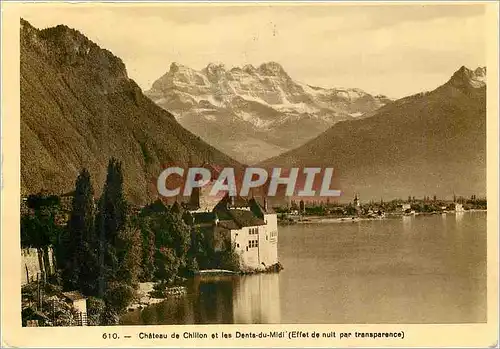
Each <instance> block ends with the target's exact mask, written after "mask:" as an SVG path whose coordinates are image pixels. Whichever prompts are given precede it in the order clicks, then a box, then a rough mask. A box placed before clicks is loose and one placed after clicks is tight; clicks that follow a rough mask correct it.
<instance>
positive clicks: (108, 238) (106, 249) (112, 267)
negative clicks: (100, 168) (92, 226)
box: [96, 158, 127, 297]
mask: <svg viewBox="0 0 500 349" xmlns="http://www.w3.org/2000/svg"><path fill="white" fill-rule="evenodd" d="M126 220H127V202H126V201H125V195H124V192H123V172H122V164H121V162H119V161H118V160H116V159H115V158H112V159H111V160H110V161H109V163H108V173H107V176H106V183H105V184H104V190H103V193H102V195H101V198H100V200H99V209H98V213H97V217H96V230H97V231H98V232H99V234H98V235H99V249H98V250H99V282H98V285H99V287H98V294H99V296H100V297H103V296H104V293H105V290H106V284H107V281H108V280H115V279H116V273H117V271H118V269H119V267H120V265H119V263H120V261H119V259H118V258H119V256H118V252H119V251H118V250H119V248H120V244H121V243H120V240H119V236H120V234H121V232H123V230H124V228H125V224H126Z"/></svg>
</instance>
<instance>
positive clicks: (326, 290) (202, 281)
mask: <svg viewBox="0 0 500 349" xmlns="http://www.w3.org/2000/svg"><path fill="white" fill-rule="evenodd" d="M279 256H280V260H281V262H282V263H283V265H284V267H285V269H284V270H283V271H281V272H280V273H279V274H259V275H248V276H242V277H240V276H230V277H228V276H224V277H203V278H196V279H194V280H191V282H190V284H189V285H188V295H187V296H185V297H183V298H179V299H170V300H167V301H165V302H163V303H161V304H158V305H155V306H150V307H148V308H146V309H144V310H143V311H142V312H141V311H136V312H132V313H129V314H127V315H126V316H124V317H122V319H121V321H122V323H123V324H231V323H264V324H265V323H288V324H290V323H309V324H312V323H471V322H484V321H486V213H482V212H477V213H473V212H472V213H471V212H469V213H467V212H466V213H459V214H456V215H455V218H454V217H453V216H452V215H451V214H450V215H449V217H448V216H441V217H440V216H439V215H430V216H417V217H413V216H408V217H403V218H402V219H399V218H398V219H386V220H381V221H361V222H357V224H352V223H339V224H307V225H305V224H297V225H291V226H286V227H281V228H280V246H279Z"/></svg>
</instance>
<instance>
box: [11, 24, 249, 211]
mask: <svg viewBox="0 0 500 349" xmlns="http://www.w3.org/2000/svg"><path fill="white" fill-rule="evenodd" d="M20 30H21V33H20V34H21V37H20V46H21V48H20V51H21V52H20V60H21V61H20V63H21V66H20V79H21V81H20V84H21V91H20V96H21V100H20V102H21V126H20V127H21V191H22V194H24V195H26V194H28V193H36V192H38V191H40V190H48V191H51V192H55V193H64V192H69V191H71V190H73V189H74V183H75V179H76V177H77V175H78V172H79V170H80V169H81V168H82V167H86V168H87V169H88V170H89V171H90V173H91V174H92V179H93V184H94V188H95V191H96V194H99V192H100V191H101V189H102V186H103V183H104V181H105V176H106V169H107V164H108V161H109V159H110V158H111V157H116V158H117V159H118V160H121V161H122V162H123V168H124V177H125V189H126V194H127V196H128V198H129V200H130V201H131V202H134V203H137V204H141V203H145V202H147V201H149V200H150V199H152V198H154V197H155V196H156V177H157V176H158V175H159V174H160V171H161V169H162V167H163V166H164V165H165V164H168V163H176V164H178V165H180V166H188V165H189V164H201V163H203V162H211V163H217V164H219V165H221V166H222V165H228V166H235V167H239V166H240V164H239V163H238V162H237V161H235V160H233V159H232V158H230V157H228V156H227V155H225V154H223V153H221V152H220V151H218V150H216V149H215V148H213V147H212V146H210V145H208V144H207V143H205V142H204V141H203V140H201V139H200V137H198V136H195V135H194V134H192V133H191V132H189V131H187V130H185V129H184V128H183V127H182V126H181V125H179V123H178V122H177V121H176V120H175V118H174V116H173V115H172V114H170V113H169V112H167V111H165V110H163V109H161V108H160V107H158V106H157V105H156V104H154V103H153V102H152V101H151V100H150V99H149V98H147V97H145V96H144V95H143V93H142V91H141V89H140V88H139V86H138V85H137V84H136V83H135V82H134V81H133V80H132V79H130V78H129V77H128V75H127V71H126V68H125V65H124V64H123V62H122V61H121V59H119V58H118V57H116V56H114V55H113V54H112V53H111V52H109V51H107V50H105V49H102V48H100V47H99V46H98V45H96V44H95V43H93V42H92V41H90V40H89V39H88V38H86V37H85V36H84V35H83V34H81V33H80V32H78V31H77V30H74V29H70V28H68V27H67V26H65V25H58V26H56V27H53V28H47V29H44V30H38V29H36V28H34V27H33V26H31V25H30V24H29V23H28V22H27V21H25V20H21V29H20Z"/></svg>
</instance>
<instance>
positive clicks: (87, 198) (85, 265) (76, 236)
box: [65, 169, 97, 294]
mask: <svg viewBox="0 0 500 349" xmlns="http://www.w3.org/2000/svg"><path fill="white" fill-rule="evenodd" d="M96 244H97V239H96V236H95V230H94V190H93V187H92V182H91V179H90V173H89V172H88V171H87V169H83V170H82V171H81V172H80V174H79V175H78V178H77V179H76V182H75V193H74V197H73V203H72V210H71V215H70V219H69V222H68V234H67V241H66V244H65V245H66V255H67V265H66V268H65V274H66V277H65V279H66V280H68V281H69V284H70V285H71V286H72V287H74V288H78V289H80V290H81V291H82V292H83V293H85V294H93V293H95V290H96V287H95V285H96V272H97V270H96V267H97V254H96V248H97V245H96Z"/></svg>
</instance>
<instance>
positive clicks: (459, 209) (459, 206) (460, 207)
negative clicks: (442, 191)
mask: <svg viewBox="0 0 500 349" xmlns="http://www.w3.org/2000/svg"><path fill="white" fill-rule="evenodd" d="M455 212H464V205H462V204H459V203H455Z"/></svg>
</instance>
